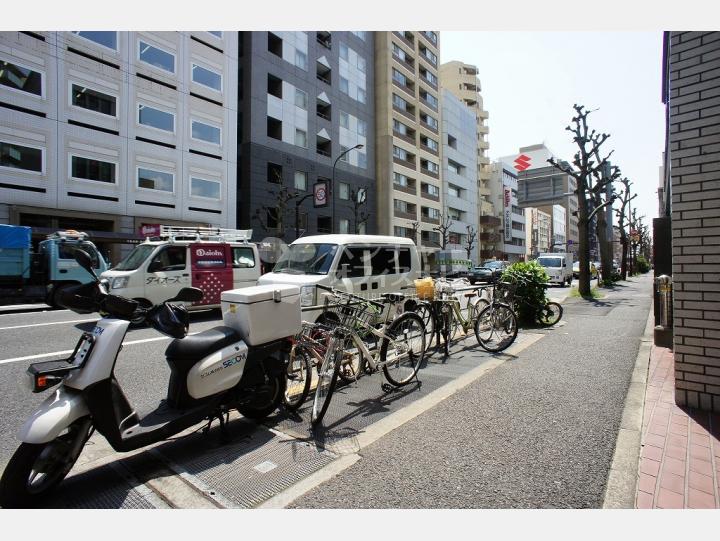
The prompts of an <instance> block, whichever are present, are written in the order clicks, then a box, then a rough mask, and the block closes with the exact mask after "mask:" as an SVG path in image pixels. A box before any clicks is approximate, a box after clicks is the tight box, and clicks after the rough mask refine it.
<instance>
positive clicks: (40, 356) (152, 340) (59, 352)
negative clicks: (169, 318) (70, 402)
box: [0, 333, 196, 364]
mask: <svg viewBox="0 0 720 541" xmlns="http://www.w3.org/2000/svg"><path fill="white" fill-rule="evenodd" d="M192 334H196V333H192ZM158 340H170V337H168V336H157V337H155V338H145V339H143V340H131V341H130V342H123V346H132V345H133V344H144V343H146V342H157V341H158ZM72 352H73V350H72V349H66V350H65V351H53V352H52V353H40V354H39V355H28V356H27V357H15V358H14V359H2V360H0V364H7V363H17V362H20V361H31V360H33V359H42V358H44V357H58V356H61V355H69V354H70V353H72Z"/></svg>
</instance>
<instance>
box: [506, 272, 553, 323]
mask: <svg viewBox="0 0 720 541" xmlns="http://www.w3.org/2000/svg"><path fill="white" fill-rule="evenodd" d="M513 279H516V280H519V281H520V282H522V283H524V284H531V283H532V282H531V281H530V280H527V279H524V278H523V277H521V276H514V277H513ZM534 285H539V286H540V287H542V288H543V289H544V290H547V288H548V285H547V284H534ZM544 300H545V304H544V305H543V306H542V307H541V308H540V310H539V311H537V313H536V317H535V320H536V322H537V323H539V324H540V325H542V326H543V327H552V326H553V325H555V324H556V323H557V322H558V321H560V319H561V318H562V314H563V308H562V306H560V304H558V303H557V302H555V301H548V300H547V298H546V299H544ZM509 304H510V306H511V307H512V309H513V311H514V312H515V313H517V312H518V311H519V308H520V304H525V305H526V306H529V307H531V308H532V309H533V311H535V306H534V305H533V304H532V303H530V302H529V301H528V300H527V299H526V298H525V297H518V296H516V295H515V294H514V292H513V295H512V296H511V298H510V299H509Z"/></svg>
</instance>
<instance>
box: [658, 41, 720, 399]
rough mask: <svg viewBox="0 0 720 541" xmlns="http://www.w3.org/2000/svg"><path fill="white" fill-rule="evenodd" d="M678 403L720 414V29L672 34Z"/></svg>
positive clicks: (671, 141)
mask: <svg viewBox="0 0 720 541" xmlns="http://www.w3.org/2000/svg"><path fill="white" fill-rule="evenodd" d="M668 76H669V83H670V86H669V88H670V95H669V105H668V106H669V113H670V116H669V119H670V122H669V123H670V127H669V134H668V136H669V151H670V161H671V171H670V174H671V179H672V230H673V231H672V234H673V241H672V246H673V249H672V253H673V281H674V313H673V316H674V348H675V388H676V392H675V400H676V402H677V403H678V405H681V406H683V405H686V406H690V407H693V408H700V409H703V410H711V411H715V412H720V32H671V34H670V47H669V69H668Z"/></svg>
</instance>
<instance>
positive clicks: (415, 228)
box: [410, 220, 420, 246]
mask: <svg viewBox="0 0 720 541" xmlns="http://www.w3.org/2000/svg"><path fill="white" fill-rule="evenodd" d="M410 228H411V229H412V231H413V241H414V242H415V244H417V245H418V246H420V241H419V240H418V232H419V231H420V222H418V221H417V220H415V221H414V222H410Z"/></svg>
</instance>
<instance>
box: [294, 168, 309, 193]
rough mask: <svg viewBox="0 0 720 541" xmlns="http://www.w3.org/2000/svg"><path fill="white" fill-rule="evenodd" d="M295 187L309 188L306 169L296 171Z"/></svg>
mask: <svg viewBox="0 0 720 541" xmlns="http://www.w3.org/2000/svg"><path fill="white" fill-rule="evenodd" d="M295 189H296V190H303V191H305V190H307V173H306V172H305V171H295Z"/></svg>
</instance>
